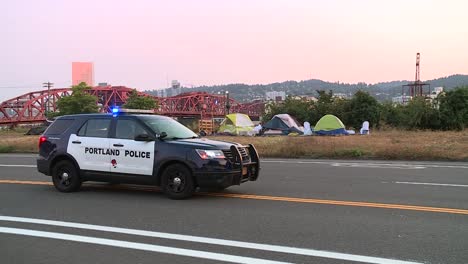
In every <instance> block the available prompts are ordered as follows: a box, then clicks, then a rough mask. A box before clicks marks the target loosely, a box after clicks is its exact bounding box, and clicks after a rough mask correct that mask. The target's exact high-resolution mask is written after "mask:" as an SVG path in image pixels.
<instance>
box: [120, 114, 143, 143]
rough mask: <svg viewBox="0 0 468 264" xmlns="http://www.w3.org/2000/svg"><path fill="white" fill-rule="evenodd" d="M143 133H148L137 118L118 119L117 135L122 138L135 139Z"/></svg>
mask: <svg viewBox="0 0 468 264" xmlns="http://www.w3.org/2000/svg"><path fill="white" fill-rule="evenodd" d="M141 134H148V132H146V130H145V129H144V128H143V126H142V125H140V124H139V123H138V122H136V121H135V120H131V119H119V120H117V126H116V128H115V137H116V138H121V139H132V140H133V139H135V137H136V136H138V135H141Z"/></svg>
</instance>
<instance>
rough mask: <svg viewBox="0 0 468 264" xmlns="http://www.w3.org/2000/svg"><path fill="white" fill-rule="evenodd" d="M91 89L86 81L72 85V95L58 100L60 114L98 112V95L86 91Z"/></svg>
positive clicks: (56, 114)
mask: <svg viewBox="0 0 468 264" xmlns="http://www.w3.org/2000/svg"><path fill="white" fill-rule="evenodd" d="M88 89H91V87H89V86H88V85H87V84H86V83H84V82H82V83H80V84H78V85H74V86H72V94H71V95H70V96H66V97H62V98H60V99H59V100H58V101H57V108H58V110H59V112H58V113H54V115H55V116H59V115H72V114H88V113H97V112H98V110H99V109H98V106H97V100H98V99H97V97H96V96H92V95H90V94H88V93H86V92H85V91H86V90H88Z"/></svg>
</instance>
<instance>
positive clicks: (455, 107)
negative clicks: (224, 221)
mask: <svg viewBox="0 0 468 264" xmlns="http://www.w3.org/2000/svg"><path fill="white" fill-rule="evenodd" d="M440 115H441V122H442V125H443V128H445V129H458V130H463V129H465V128H466V127H468V86H465V87H459V88H456V89H455V90H452V91H448V92H447V93H446V94H445V96H442V97H441V98H440Z"/></svg>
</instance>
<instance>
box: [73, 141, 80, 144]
mask: <svg viewBox="0 0 468 264" xmlns="http://www.w3.org/2000/svg"><path fill="white" fill-rule="evenodd" d="M72 143H73V144H81V141H78V140H75V141H72Z"/></svg>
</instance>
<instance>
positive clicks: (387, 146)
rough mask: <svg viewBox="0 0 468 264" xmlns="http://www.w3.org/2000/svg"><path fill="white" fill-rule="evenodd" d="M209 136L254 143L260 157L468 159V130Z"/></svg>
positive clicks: (242, 142)
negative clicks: (334, 134)
mask: <svg viewBox="0 0 468 264" xmlns="http://www.w3.org/2000/svg"><path fill="white" fill-rule="evenodd" d="M210 139H216V140H226V141H234V142H239V143H241V144H249V143H253V144H254V145H255V147H256V148H257V150H258V152H259V154H260V156H261V157H269V158H329V159H382V160H450V161H468V151H467V150H468V131H467V130H465V131H460V132H456V131H450V132H440V131H402V130H389V131H375V132H373V133H371V134H370V135H366V136H360V135H353V136H338V137H327V136H307V137H304V136H302V137H301V136H268V137H253V138H252V137H225V136H213V137H210Z"/></svg>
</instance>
